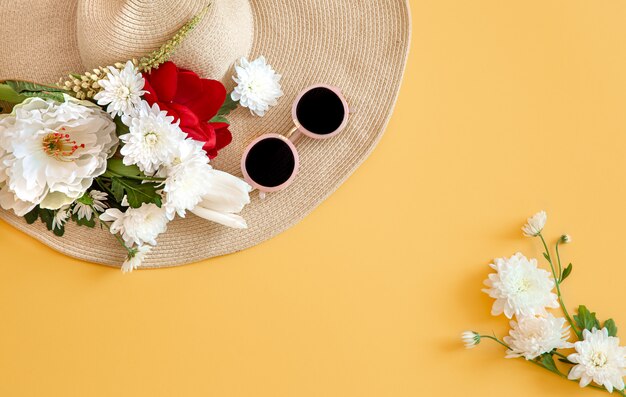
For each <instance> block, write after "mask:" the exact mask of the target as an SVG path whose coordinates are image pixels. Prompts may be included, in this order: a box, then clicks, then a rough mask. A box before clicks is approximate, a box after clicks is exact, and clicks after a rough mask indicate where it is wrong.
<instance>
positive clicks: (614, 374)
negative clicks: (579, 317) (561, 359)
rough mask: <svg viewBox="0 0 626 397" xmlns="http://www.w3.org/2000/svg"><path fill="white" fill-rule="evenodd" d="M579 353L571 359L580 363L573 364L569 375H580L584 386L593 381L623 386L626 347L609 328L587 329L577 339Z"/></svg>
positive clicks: (622, 387)
mask: <svg viewBox="0 0 626 397" xmlns="http://www.w3.org/2000/svg"><path fill="white" fill-rule="evenodd" d="M574 348H575V349H576V353H573V354H570V355H569V356H568V357H567V359H568V360H569V361H571V362H573V363H576V364H577V365H576V366H574V368H572V370H571V371H570V372H569V375H568V376H567V377H568V379H571V380H576V379H580V387H585V386H587V385H588V384H590V383H591V382H592V381H593V382H595V383H597V384H598V385H602V386H604V387H606V389H607V390H608V391H609V392H610V393H612V392H613V389H617V390H623V389H624V379H623V376H624V375H626V348H624V347H622V346H620V345H619V338H617V337H614V336H609V332H608V330H607V329H606V328H603V329H601V330H597V329H595V328H594V329H593V330H592V331H591V332H589V330H583V340H582V341H580V342H576V343H574Z"/></svg>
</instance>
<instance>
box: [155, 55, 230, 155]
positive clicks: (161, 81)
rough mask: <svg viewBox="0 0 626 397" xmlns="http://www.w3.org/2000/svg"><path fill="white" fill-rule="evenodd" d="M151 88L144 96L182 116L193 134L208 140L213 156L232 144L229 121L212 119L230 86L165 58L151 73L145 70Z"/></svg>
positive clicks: (183, 124) (207, 147) (182, 122)
mask: <svg viewBox="0 0 626 397" xmlns="http://www.w3.org/2000/svg"><path fill="white" fill-rule="evenodd" d="M143 77H144V79H145V80H146V85H145V88H144V90H146V91H148V92H147V93H146V94H145V95H144V99H145V100H146V101H147V102H148V103H149V104H150V106H152V104H154V103H156V104H158V105H159V107H160V108H161V110H163V111H166V112H167V114H168V115H170V116H172V117H174V118H175V119H176V121H178V120H180V128H181V129H182V130H183V131H185V132H186V133H187V135H189V137H190V138H192V139H195V140H196V141H200V142H203V143H204V150H205V151H206V152H207V154H208V156H209V157H210V158H214V157H215V156H217V152H218V151H219V150H221V149H223V148H224V147H226V146H228V144H230V142H231V141H232V135H231V134H230V131H229V130H228V124H227V123H211V122H210V120H211V119H212V118H213V117H215V116H216V115H217V112H218V111H219V110H220V108H221V107H222V105H223V104H224V101H225V100H226V88H225V87H224V85H223V84H222V83H221V82H219V81H217V80H209V79H201V78H200V77H199V76H198V75H197V74H196V73H194V72H192V71H190V70H185V69H181V68H178V67H177V66H176V65H175V64H174V63H173V62H165V63H164V64H162V65H161V66H159V68H158V69H155V70H153V71H152V72H150V74H147V73H144V74H143Z"/></svg>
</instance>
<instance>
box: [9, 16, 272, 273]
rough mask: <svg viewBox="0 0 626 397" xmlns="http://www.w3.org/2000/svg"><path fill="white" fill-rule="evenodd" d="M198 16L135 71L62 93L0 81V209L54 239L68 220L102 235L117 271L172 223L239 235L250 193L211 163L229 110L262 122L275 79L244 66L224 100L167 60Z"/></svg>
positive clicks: (88, 79)
mask: <svg viewBox="0 0 626 397" xmlns="http://www.w3.org/2000/svg"><path fill="white" fill-rule="evenodd" d="M205 11H206V10H205ZM202 15H204V13H202V14H201V15H199V16H196V17H194V19H193V20H192V21H190V22H189V23H188V24H187V25H185V26H184V27H183V28H181V30H180V31H179V32H178V33H177V34H176V35H175V36H174V38H173V39H172V40H170V41H169V42H168V43H166V44H165V45H164V46H163V47H162V48H161V49H160V50H159V51H158V52H155V53H153V54H151V55H150V56H148V57H144V58H141V61H140V62H138V61H133V60H129V61H127V62H126V63H116V64H114V65H111V66H107V67H103V68H99V69H96V70H94V73H91V72H89V73H85V74H84V75H82V76H81V75H71V80H68V81H67V82H65V83H64V84H63V85H62V86H60V87H51V86H45V85H39V84H35V83H30V82H22V81H7V82H4V83H2V87H1V88H3V89H2V90H0V100H5V101H9V102H12V103H14V104H15V106H14V107H13V110H12V112H11V113H10V114H4V115H0V206H1V207H2V208H4V209H8V210H13V211H14V212H15V213H16V214H17V215H18V216H24V217H25V218H26V221H27V222H29V223H33V222H35V221H36V220H37V219H41V221H42V222H44V223H45V224H46V226H47V227H48V229H49V230H51V231H53V232H54V233H55V234H56V235H57V236H62V235H63V234H64V230H65V226H66V224H67V222H69V221H70V220H71V221H73V222H75V223H76V224H78V225H79V226H85V227H91V228H93V227H95V226H96V225H97V224H99V225H100V226H102V227H104V228H107V229H108V230H110V232H111V233H112V234H113V235H114V236H115V237H116V238H117V240H118V241H119V242H120V244H121V245H122V246H123V247H124V248H125V250H126V252H127V253H128V255H127V259H126V261H125V263H124V264H123V266H122V270H124V271H125V272H126V271H132V270H133V269H136V268H137V267H139V266H141V264H142V263H143V261H144V259H145V257H146V256H147V255H148V254H149V252H150V250H151V248H152V247H154V246H155V245H157V239H158V236H159V235H161V234H162V233H165V232H166V231H167V226H168V223H169V222H170V221H172V220H174V219H175V218H176V217H177V216H178V217H182V218H184V217H186V216H187V214H188V213H193V214H195V215H196V216H199V217H202V218H205V219H207V220H209V221H212V222H216V223H220V224H222V225H225V226H228V227H232V228H245V227H247V224H246V221H245V220H244V219H243V218H242V217H241V216H240V215H238V214H239V213H240V212H241V211H242V210H243V208H244V207H245V206H246V205H247V204H248V203H249V202H250V198H249V193H250V191H251V187H250V186H249V185H248V184H247V183H245V182H244V181H242V180H241V179H239V178H236V177H234V176H232V175H230V174H227V173H225V172H221V171H218V170H215V169H213V167H212V166H211V164H210V160H211V159H213V158H215V157H216V156H217V155H218V153H219V151H220V150H222V149H224V148H225V147H226V146H228V145H229V144H230V143H231V140H232V135H231V133H230V123H229V121H228V119H227V116H228V115H229V114H230V112H231V111H233V110H234V109H235V108H236V107H237V105H239V104H240V105H242V106H244V107H248V108H249V109H250V110H251V111H252V112H253V113H255V114H257V115H259V116H262V115H263V114H265V112H266V111H267V110H268V108H269V107H270V106H272V105H275V104H276V100H277V99H278V98H279V97H280V96H281V95H282V91H281V89H280V84H279V80H280V75H277V74H276V73H275V72H274V70H273V69H272V68H271V67H270V66H269V65H267V64H266V62H265V59H264V58H263V57H261V58H259V59H257V60H254V61H251V62H249V61H248V60H246V59H243V60H241V61H240V63H241V64H240V65H238V66H237V69H236V70H237V75H236V76H235V77H233V78H234V79H235V81H236V82H238V83H239V85H238V86H237V87H236V88H235V91H234V92H233V93H231V94H230V95H229V94H228V93H227V91H226V88H225V87H224V85H223V84H222V83H221V82H219V81H216V80H210V79H204V78H200V76H198V75H197V74H196V73H194V72H193V71H190V70H186V69H182V68H179V67H178V66H177V65H175V64H174V63H173V62H170V61H168V59H169V58H170V55H171V51H173V50H174V49H175V48H176V47H177V46H178V44H180V42H181V41H182V40H183V39H184V37H185V36H186V35H187V33H188V32H189V31H190V30H191V29H193V27H194V26H195V25H196V24H197V23H198V21H199V19H200V18H201V17H202ZM3 95H4V96H3Z"/></svg>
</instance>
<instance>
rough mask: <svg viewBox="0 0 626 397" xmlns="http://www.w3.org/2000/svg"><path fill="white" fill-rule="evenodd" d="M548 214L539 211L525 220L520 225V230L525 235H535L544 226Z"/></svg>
mask: <svg viewBox="0 0 626 397" xmlns="http://www.w3.org/2000/svg"><path fill="white" fill-rule="evenodd" d="M547 220H548V215H547V214H546V212H545V211H539V212H537V213H536V214H535V215H533V216H531V217H530V218H528V220H526V224H525V225H524V226H522V231H523V232H524V236H526V237H537V236H538V235H539V233H541V231H542V230H543V228H544V227H545V226H546V221H547Z"/></svg>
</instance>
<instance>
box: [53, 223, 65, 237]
mask: <svg viewBox="0 0 626 397" xmlns="http://www.w3.org/2000/svg"><path fill="white" fill-rule="evenodd" d="M52 233H54V235H55V236H57V237H63V235H64V234H65V226H61V227H60V228H58V227H57V228H55V229H54V230H53V231H52Z"/></svg>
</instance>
